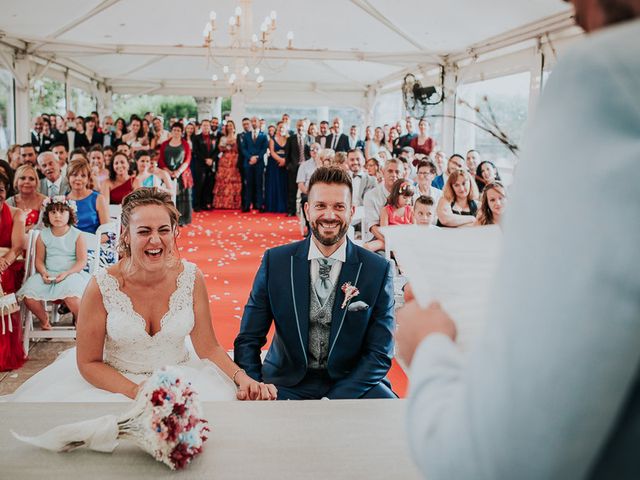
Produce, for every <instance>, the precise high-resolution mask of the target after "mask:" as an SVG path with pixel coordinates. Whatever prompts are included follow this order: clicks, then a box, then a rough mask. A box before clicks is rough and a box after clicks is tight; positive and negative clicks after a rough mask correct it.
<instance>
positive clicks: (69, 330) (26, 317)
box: [20, 228, 76, 352]
mask: <svg viewBox="0 0 640 480" xmlns="http://www.w3.org/2000/svg"><path fill="white" fill-rule="evenodd" d="M39 235H40V230H37V229H35V228H34V229H32V230H31V231H30V232H29V236H28V237H27V249H26V254H25V266H24V272H25V276H24V280H25V281H26V280H27V279H28V278H29V277H31V275H34V274H36V240H37V239H38V236H39ZM47 307H50V308H51V317H50V319H49V322H50V323H51V330H35V329H34V328H33V314H32V313H31V310H29V309H28V308H27V307H26V306H25V305H24V303H22V304H21V305H20V314H21V317H22V319H23V323H24V327H23V337H22V343H23V345H24V350H25V352H28V351H29V344H30V343H31V339H33V338H72V339H73V338H76V329H75V327H74V326H73V325H66V326H61V325H57V323H59V321H60V317H59V315H58V306H57V304H56V303H54V302H45V309H47Z"/></svg>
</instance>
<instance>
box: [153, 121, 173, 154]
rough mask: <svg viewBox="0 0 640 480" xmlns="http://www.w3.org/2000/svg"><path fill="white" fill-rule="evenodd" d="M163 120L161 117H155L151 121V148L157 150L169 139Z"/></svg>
mask: <svg viewBox="0 0 640 480" xmlns="http://www.w3.org/2000/svg"><path fill="white" fill-rule="evenodd" d="M163 122H164V120H163V119H162V117H155V118H154V119H153V121H152V123H153V138H152V139H151V148H152V149H154V150H157V149H159V148H160V145H162V144H163V143H164V142H166V141H167V140H169V131H168V130H165V129H164V124H163Z"/></svg>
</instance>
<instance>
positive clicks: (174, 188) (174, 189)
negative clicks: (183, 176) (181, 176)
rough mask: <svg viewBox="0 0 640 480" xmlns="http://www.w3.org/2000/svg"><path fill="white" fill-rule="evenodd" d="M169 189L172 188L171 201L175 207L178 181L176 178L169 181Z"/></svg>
mask: <svg viewBox="0 0 640 480" xmlns="http://www.w3.org/2000/svg"><path fill="white" fill-rule="evenodd" d="M171 187H172V191H171V201H172V202H173V204H174V205H177V204H176V197H177V196H178V179H177V178H172V179H171Z"/></svg>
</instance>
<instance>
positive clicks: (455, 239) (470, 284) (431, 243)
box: [382, 225, 502, 350]
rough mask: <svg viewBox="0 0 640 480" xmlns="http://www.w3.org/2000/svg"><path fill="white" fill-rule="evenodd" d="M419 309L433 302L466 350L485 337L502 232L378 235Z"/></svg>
mask: <svg viewBox="0 0 640 480" xmlns="http://www.w3.org/2000/svg"><path fill="white" fill-rule="evenodd" d="M382 232H383V234H384V236H385V239H386V241H387V242H389V245H390V247H391V250H392V251H393V252H394V255H395V257H396V259H397V261H398V264H399V265H400V268H401V269H402V271H403V273H404V275H405V276H406V277H407V278H408V279H409V283H410V284H411V287H412V289H413V293H414V295H415V297H416V301H417V302H418V304H419V305H420V306H421V307H423V308H425V307H427V306H428V305H429V303H431V302H432V301H438V302H440V304H441V305H442V307H443V308H444V309H445V310H446V311H447V313H449V315H451V317H452V318H453V320H454V321H455V322H456V326H457V329H458V343H459V344H460V346H461V347H462V349H463V350H468V349H469V347H470V346H471V344H472V343H474V342H475V341H476V339H477V338H478V336H479V335H481V334H482V332H483V331H484V326H485V315H486V312H487V309H488V306H489V300H490V294H491V288H492V286H493V283H494V276H495V273H496V269H497V266H498V260H499V257H500V252H501V245H502V232H501V230H500V228H499V227H497V226H487V227H473V228H425V227H421V226H415V225H407V226H392V227H386V228H383V229H382Z"/></svg>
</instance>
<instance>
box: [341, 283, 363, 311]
mask: <svg viewBox="0 0 640 480" xmlns="http://www.w3.org/2000/svg"><path fill="white" fill-rule="evenodd" d="M342 291H343V292H344V300H343V302H342V305H341V306H340V308H342V309H343V310H344V307H346V306H347V304H348V303H349V302H350V301H351V299H352V298H355V297H357V296H358V295H360V290H358V287H356V286H355V285H351V282H345V283H344V284H343V285H342Z"/></svg>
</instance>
